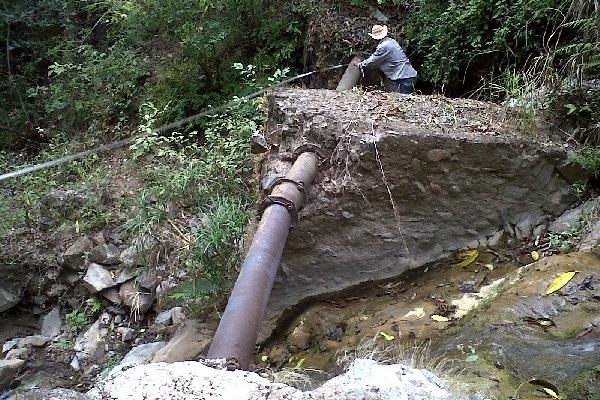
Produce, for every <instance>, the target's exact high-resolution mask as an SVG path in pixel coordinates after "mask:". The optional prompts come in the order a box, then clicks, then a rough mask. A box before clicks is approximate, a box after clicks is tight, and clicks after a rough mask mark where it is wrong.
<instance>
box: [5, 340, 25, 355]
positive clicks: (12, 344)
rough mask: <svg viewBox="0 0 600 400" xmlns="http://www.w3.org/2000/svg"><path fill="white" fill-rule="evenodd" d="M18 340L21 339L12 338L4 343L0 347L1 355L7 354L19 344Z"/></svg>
mask: <svg viewBox="0 0 600 400" xmlns="http://www.w3.org/2000/svg"><path fill="white" fill-rule="evenodd" d="M19 340H21V338H14V339H11V340H7V341H6V342H4V344H3V345H2V353H6V352H9V351H10V350H12V349H14V348H15V347H17V345H18V344H19Z"/></svg>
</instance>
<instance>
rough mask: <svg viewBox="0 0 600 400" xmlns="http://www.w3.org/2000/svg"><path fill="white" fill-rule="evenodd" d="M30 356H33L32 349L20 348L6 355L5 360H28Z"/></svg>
mask: <svg viewBox="0 0 600 400" xmlns="http://www.w3.org/2000/svg"><path fill="white" fill-rule="evenodd" d="M30 354H31V348H29V347H19V348H17V349H12V350H11V351H9V352H8V353H6V357H4V358H5V359H7V360H13V359H15V358H19V359H21V360H26V359H28V358H29V355H30Z"/></svg>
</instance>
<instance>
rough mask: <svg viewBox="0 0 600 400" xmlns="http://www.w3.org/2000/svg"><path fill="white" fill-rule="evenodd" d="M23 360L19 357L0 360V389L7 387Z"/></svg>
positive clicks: (23, 362) (15, 375)
mask: <svg viewBox="0 0 600 400" xmlns="http://www.w3.org/2000/svg"><path fill="white" fill-rule="evenodd" d="M23 364H25V361H23V360H19V359H16V358H15V359H12V360H0V390H1V389H6V388H7V387H9V386H10V385H11V384H12V383H13V381H14V380H15V378H16V377H17V374H18V373H19V369H20V368H21V367H22V366H23Z"/></svg>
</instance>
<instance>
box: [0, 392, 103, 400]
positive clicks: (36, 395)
mask: <svg viewBox="0 0 600 400" xmlns="http://www.w3.org/2000/svg"><path fill="white" fill-rule="evenodd" d="M8 400H93V399H92V398H91V397H89V396H88V395H86V394H85V393H79V392H76V391H75V390H70V389H32V390H28V391H25V392H19V393H18V394H15V395H14V396H12V397H9V398H8Z"/></svg>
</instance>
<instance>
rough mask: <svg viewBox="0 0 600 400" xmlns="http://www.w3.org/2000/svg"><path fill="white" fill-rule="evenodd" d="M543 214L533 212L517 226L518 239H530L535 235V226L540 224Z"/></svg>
mask: <svg viewBox="0 0 600 400" xmlns="http://www.w3.org/2000/svg"><path fill="white" fill-rule="evenodd" d="M540 218H541V214H531V215H528V216H527V217H526V218H524V219H523V220H522V221H520V222H519V223H518V224H517V225H516V226H515V235H516V237H517V240H528V239H531V237H532V235H533V228H534V227H535V226H536V225H537V224H538V221H539V220H540Z"/></svg>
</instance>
